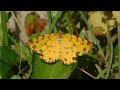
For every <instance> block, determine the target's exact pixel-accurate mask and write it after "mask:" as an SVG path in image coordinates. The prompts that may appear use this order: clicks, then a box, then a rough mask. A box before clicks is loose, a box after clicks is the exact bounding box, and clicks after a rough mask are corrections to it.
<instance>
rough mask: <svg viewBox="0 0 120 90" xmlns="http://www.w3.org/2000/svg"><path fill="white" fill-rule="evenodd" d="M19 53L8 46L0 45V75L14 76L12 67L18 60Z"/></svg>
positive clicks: (6, 77) (4, 76)
mask: <svg viewBox="0 0 120 90" xmlns="http://www.w3.org/2000/svg"><path fill="white" fill-rule="evenodd" d="M18 57H19V56H18V55H17V54H16V52H15V51H13V50H12V49H10V48H9V47H7V46H2V47H0V76H1V78H2V79H9V78H10V77H11V76H12V74H13V73H12V71H11V67H12V66H13V65H14V64H15V63H16V62H17V61H18Z"/></svg>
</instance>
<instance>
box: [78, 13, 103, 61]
mask: <svg viewBox="0 0 120 90" xmlns="http://www.w3.org/2000/svg"><path fill="white" fill-rule="evenodd" d="M79 13H80V15H81V17H82V18H83V20H84V22H85V23H86V25H87V27H88V29H89V30H90V32H91V37H92V38H93V39H94V41H95V43H96V45H97V47H98V48H99V50H100V52H101V55H102V57H103V59H104V60H105V56H104V54H103V51H102V48H101V46H100V45H99V42H98V41H97V38H96V37H95V35H94V33H93V30H92V27H91V25H90V24H89V23H88V21H87V19H86V17H85V16H84V14H83V12H82V11H79Z"/></svg>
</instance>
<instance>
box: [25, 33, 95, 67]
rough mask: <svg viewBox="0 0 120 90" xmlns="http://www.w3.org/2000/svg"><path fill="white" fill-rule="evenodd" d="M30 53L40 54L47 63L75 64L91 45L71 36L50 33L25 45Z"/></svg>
mask: <svg viewBox="0 0 120 90" xmlns="http://www.w3.org/2000/svg"><path fill="white" fill-rule="evenodd" d="M27 46H28V48H29V49H30V50H31V51H32V52H36V53H38V54H40V59H42V60H44V61H45V62H47V63H54V62H55V61H58V60H60V61H62V62H63V63H64V64H68V65H69V64H72V63H76V58H77V56H81V55H83V54H85V53H87V52H88V51H89V50H90V49H91V48H92V46H93V45H92V44H91V43H89V42H88V41H87V40H85V39H82V38H80V37H76V36H75V35H71V34H63V33H52V34H46V35H43V36H39V37H37V38H34V39H32V40H30V41H29V42H28V43H27Z"/></svg>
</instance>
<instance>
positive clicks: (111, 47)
mask: <svg viewBox="0 0 120 90" xmlns="http://www.w3.org/2000/svg"><path fill="white" fill-rule="evenodd" d="M109 40H110V49H111V50H110V58H109V65H108V68H107V73H106V77H105V79H107V78H108V76H109V73H110V70H111V66H112V59H113V43H112V39H111V36H109Z"/></svg>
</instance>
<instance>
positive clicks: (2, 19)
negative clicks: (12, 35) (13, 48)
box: [1, 11, 8, 46]
mask: <svg viewBox="0 0 120 90" xmlns="http://www.w3.org/2000/svg"><path fill="white" fill-rule="evenodd" d="M1 22H2V30H3V44H4V45H5V46H8V33H7V25H6V23H7V22H6V14H5V11H1Z"/></svg>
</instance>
